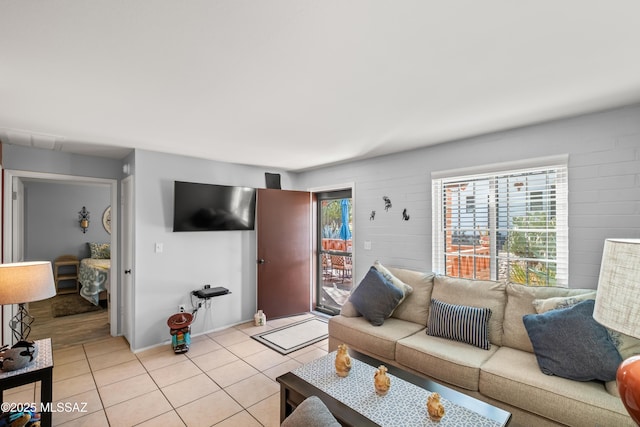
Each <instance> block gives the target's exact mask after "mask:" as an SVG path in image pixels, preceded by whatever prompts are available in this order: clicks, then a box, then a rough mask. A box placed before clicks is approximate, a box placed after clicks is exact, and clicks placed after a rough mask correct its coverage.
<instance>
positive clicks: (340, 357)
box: [336, 344, 351, 377]
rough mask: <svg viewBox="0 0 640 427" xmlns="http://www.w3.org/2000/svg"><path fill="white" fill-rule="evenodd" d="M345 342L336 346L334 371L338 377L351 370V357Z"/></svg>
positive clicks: (344, 375) (345, 374)
mask: <svg viewBox="0 0 640 427" xmlns="http://www.w3.org/2000/svg"><path fill="white" fill-rule="evenodd" d="M347 350H348V348H347V345H346V344H340V345H339V346H338V354H336V373H337V374H338V376H339V377H346V376H347V375H349V371H350V370H351V357H350V356H349V353H348V352H347Z"/></svg>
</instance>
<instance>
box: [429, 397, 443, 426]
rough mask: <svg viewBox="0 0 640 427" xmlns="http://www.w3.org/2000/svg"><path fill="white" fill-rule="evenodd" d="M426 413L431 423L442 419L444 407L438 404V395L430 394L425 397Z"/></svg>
mask: <svg viewBox="0 0 640 427" xmlns="http://www.w3.org/2000/svg"><path fill="white" fill-rule="evenodd" d="M427 412H428V413H429V418H431V419H432V420H433V421H440V419H441V418H442V417H444V406H442V403H440V395H439V394H438V393H431V394H430V395H429V397H427Z"/></svg>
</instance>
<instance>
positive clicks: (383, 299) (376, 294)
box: [349, 267, 404, 326]
mask: <svg viewBox="0 0 640 427" xmlns="http://www.w3.org/2000/svg"><path fill="white" fill-rule="evenodd" d="M403 298H404V293H403V292H402V291H401V290H400V289H398V288H397V287H396V286H395V285H393V284H392V283H391V282H389V281H388V280H387V279H385V278H384V276H383V275H382V274H380V272H379V271H378V270H376V269H375V268H374V267H371V268H370V269H369V271H368V272H367V274H366V275H365V276H364V278H363V279H362V281H360V284H358V286H357V287H356V288H355V289H354V290H353V293H352V294H351V296H350V297H349V301H350V302H351V303H352V304H353V306H354V307H355V308H356V310H358V312H359V313H360V314H362V315H363V316H364V318H365V319H367V320H368V321H369V322H370V323H371V324H372V325H374V326H380V325H382V324H383V323H384V321H385V319H387V318H388V317H389V316H391V313H393V310H395V308H396V307H397V306H398V304H399V303H400V301H402V299H403Z"/></svg>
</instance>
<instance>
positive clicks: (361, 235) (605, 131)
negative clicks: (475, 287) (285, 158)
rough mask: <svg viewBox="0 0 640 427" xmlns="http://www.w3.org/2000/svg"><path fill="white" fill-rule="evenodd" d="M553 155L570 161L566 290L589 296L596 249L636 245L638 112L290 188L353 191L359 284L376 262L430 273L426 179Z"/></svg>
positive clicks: (366, 166)
mask: <svg viewBox="0 0 640 427" xmlns="http://www.w3.org/2000/svg"><path fill="white" fill-rule="evenodd" d="M559 154H568V155H569V253H570V257H569V286H570V287H572V288H595V287H596V286H597V278H598V273H599V268H600V259H601V257H602V247H603V243H604V239H605V238H607V237H634V238H638V237H640V105H636V106H633V107H628V108H622V109H617V110H612V111H607V112H602V113H597V114H590V115H585V116H581V117H577V118H572V119H566V120H558V121H555V122H550V123H545V124H540V125H536V126H530V127H526V128H520V129H514V130H510V131H505V132H500V133H495V134H490V135H485V136H480V137H475V138H469V139H466V140H462V141H456V142H451V143H447V144H441V145H436V146H432V147H427V148H424V149H420V150H414V151H410V152H405V153H400V154H395V155H390V156H384V157H379V158H376V159H371V160H364V161H357V162H352V163H347V164H342V165H338V166H334V167H328V168H322V169H317V170H313V171H308V172H304V173H301V174H298V175H297V176H296V177H295V184H296V186H297V187H298V189H307V188H313V187H319V186H327V185H331V184H337V183H342V182H355V205H354V222H355V224H354V225H355V233H354V236H355V237H354V239H355V240H354V248H355V251H356V252H355V269H356V271H355V272H354V274H355V276H354V277H355V279H356V280H359V279H360V278H361V277H363V276H364V274H365V273H366V271H367V270H368V268H369V267H370V265H371V263H372V262H373V261H374V260H376V259H379V260H380V261H381V262H382V263H384V264H388V265H391V266H399V267H407V268H413V269H418V270H422V271H430V270H431V234H432V233H431V173H432V172H434V171H442V170H448V169H457V168H463V167H473V166H478V165H485V164H491V163H500V162H509V161H516V160H521V159H529V158H536V157H545V156H551V155H559ZM382 196H388V197H389V198H390V199H391V201H392V204H393V207H392V208H391V209H389V211H388V212H385V210H384V202H383V200H382ZM404 208H407V210H408V213H409V215H410V220H409V221H403V220H402V210H403V209H404ZM372 210H375V211H376V216H375V220H374V221H370V220H369V216H370V212H371V211H372ZM365 241H371V242H372V249H371V250H364V249H363V245H364V242H365Z"/></svg>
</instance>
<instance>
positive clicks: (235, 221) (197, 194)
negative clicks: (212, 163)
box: [173, 181, 256, 231]
mask: <svg viewBox="0 0 640 427" xmlns="http://www.w3.org/2000/svg"><path fill="white" fill-rule="evenodd" d="M255 209H256V189H255V188H251V187H234V186H228V185H216V184H198V183H194V182H182V181H176V182H175V186H174V208H173V231H221V230H253V229H254V223H255Z"/></svg>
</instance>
